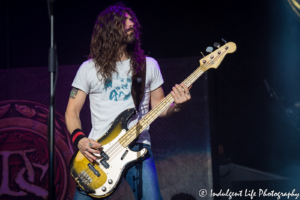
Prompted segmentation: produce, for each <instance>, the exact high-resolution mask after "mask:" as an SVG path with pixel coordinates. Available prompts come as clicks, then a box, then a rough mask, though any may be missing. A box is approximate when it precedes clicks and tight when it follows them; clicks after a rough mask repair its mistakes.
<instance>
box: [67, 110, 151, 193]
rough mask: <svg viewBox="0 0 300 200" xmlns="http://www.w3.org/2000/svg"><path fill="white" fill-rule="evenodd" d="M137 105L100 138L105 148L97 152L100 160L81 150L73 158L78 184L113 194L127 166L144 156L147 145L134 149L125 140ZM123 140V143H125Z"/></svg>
mask: <svg viewBox="0 0 300 200" xmlns="http://www.w3.org/2000/svg"><path fill="white" fill-rule="evenodd" d="M134 114H135V109H133V108H132V109H128V110H125V111H123V112H122V113H121V114H120V115H119V116H118V117H117V118H116V119H115V121H114V123H113V124H112V126H111V127H110V129H109V130H108V131H107V133H106V134H105V135H104V136H103V137H101V138H100V139H99V140H97V142H99V143H100V144H101V145H102V147H103V149H102V151H101V153H100V155H99V154H94V155H95V156H96V158H97V160H96V161H94V162H93V163H91V162H90V161H89V160H88V159H87V158H86V157H85V156H84V155H83V154H81V152H80V151H78V152H77V153H76V154H75V155H74V156H73V158H72V160H71V162H70V173H71V175H72V176H73V178H74V179H75V181H76V182H77V184H78V185H79V186H80V187H81V188H82V189H83V190H84V191H85V192H87V193H88V194H89V195H90V196H93V197H96V198H104V197H107V196H108V195H110V194H112V193H113V192H114V191H115V189H116V188H117V186H118V185H119V183H120V181H121V178H122V176H123V175H124V173H125V172H126V169H127V168H128V167H130V166H131V165H132V164H134V163H136V162H137V161H138V160H139V159H141V158H143V157H144V156H145V155H146V153H147V149H146V148H144V149H142V150H140V151H132V150H131V149H129V147H128V145H127V146H123V145H124V144H127V143H126V142H125V140H126V138H125V137H124V135H125V133H126V132H127V131H128V128H127V123H128V120H129V118H130V117H131V116H132V115H134ZM122 144H123V145H122Z"/></svg>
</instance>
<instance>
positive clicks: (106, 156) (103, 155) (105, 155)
mask: <svg viewBox="0 0 300 200" xmlns="http://www.w3.org/2000/svg"><path fill="white" fill-rule="evenodd" d="M100 155H101V156H102V158H104V159H105V160H108V159H109V157H108V155H107V154H106V153H105V152H104V151H101V152H100Z"/></svg>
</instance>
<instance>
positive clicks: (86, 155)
mask: <svg viewBox="0 0 300 200" xmlns="http://www.w3.org/2000/svg"><path fill="white" fill-rule="evenodd" d="M92 150H93V149H91V148H87V151H85V157H88V158H89V159H92V161H94V160H96V157H95V156H93V154H91V153H90V152H91V151H92Z"/></svg>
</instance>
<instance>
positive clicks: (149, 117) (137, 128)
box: [119, 66, 207, 147]
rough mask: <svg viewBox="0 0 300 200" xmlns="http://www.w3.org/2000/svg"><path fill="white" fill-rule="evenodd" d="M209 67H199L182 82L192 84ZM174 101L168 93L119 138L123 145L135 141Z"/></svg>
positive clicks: (125, 145) (187, 84)
mask: <svg viewBox="0 0 300 200" xmlns="http://www.w3.org/2000/svg"><path fill="white" fill-rule="evenodd" d="M206 70H207V68H205V67H204V66H200V67H198V68H197V69H196V70H195V71H194V72H193V73H192V74H191V75H190V76H189V77H187V78H186V79H185V80H184V81H183V82H182V83H184V84H185V85H186V86H187V87H189V86H191V85H192V84H193V83H194V82H195V81H196V80H197V79H198V78H199V77H200V76H201V75H202V74H203V73H204V72H205V71H206ZM173 102H174V99H173V97H172V95H171V94H168V95H167V96H166V97H165V98H164V99H163V100H162V101H161V102H160V103H159V104H158V105H157V106H155V107H154V108H153V109H152V110H151V111H150V112H148V113H147V114H146V115H145V116H144V117H143V118H142V119H141V120H140V121H139V122H138V123H137V124H136V125H134V126H133V127H132V128H130V129H129V130H128V131H127V133H126V134H125V135H124V136H122V137H121V138H120V139H119V142H120V143H121V144H122V146H124V147H127V146H128V145H129V144H130V143H131V142H132V141H134V140H135V139H136V138H137V137H138V136H139V135H140V134H141V133H142V132H143V131H144V130H145V129H146V128H147V127H148V126H149V125H150V124H151V123H152V122H153V121H154V120H155V119H156V118H157V117H158V116H159V115H160V114H161V113H162V112H163V111H165V110H166V109H167V108H169V107H170V105H171V104H172V103H173Z"/></svg>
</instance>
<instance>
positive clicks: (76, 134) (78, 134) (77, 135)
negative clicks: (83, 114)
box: [71, 128, 85, 148]
mask: <svg viewBox="0 0 300 200" xmlns="http://www.w3.org/2000/svg"><path fill="white" fill-rule="evenodd" d="M82 138H85V135H84V133H83V132H82V130H81V129H79V128H78V129H75V130H74V131H73V133H72V134H71V139H72V142H73V144H74V145H75V147H76V148H78V142H79V140H81V139H82Z"/></svg>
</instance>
